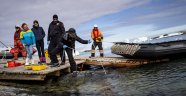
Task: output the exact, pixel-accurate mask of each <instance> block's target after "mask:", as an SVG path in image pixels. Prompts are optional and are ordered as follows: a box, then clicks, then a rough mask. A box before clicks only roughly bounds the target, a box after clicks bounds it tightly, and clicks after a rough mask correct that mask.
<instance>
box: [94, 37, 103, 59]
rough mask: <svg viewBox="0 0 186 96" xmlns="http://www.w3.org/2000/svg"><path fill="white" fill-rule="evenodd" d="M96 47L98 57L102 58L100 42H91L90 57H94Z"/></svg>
mask: <svg viewBox="0 0 186 96" xmlns="http://www.w3.org/2000/svg"><path fill="white" fill-rule="evenodd" d="M97 46H98V48H99V51H100V56H101V57H103V46H102V42H95V41H94V42H93V44H92V52H91V57H95V49H96V47H97Z"/></svg>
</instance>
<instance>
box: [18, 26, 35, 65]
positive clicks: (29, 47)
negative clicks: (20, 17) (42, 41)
mask: <svg viewBox="0 0 186 96" xmlns="http://www.w3.org/2000/svg"><path fill="white" fill-rule="evenodd" d="M21 27H22V28H23V31H22V32H21V33H20V39H21V42H22V44H23V45H24V46H25V48H26V51H27V57H28V58H26V64H25V65H29V64H30V63H31V64H34V60H33V59H32V54H33V45H35V36H34V33H33V32H32V30H30V29H29V28H28V26H27V24H26V23H23V24H22V26H21Z"/></svg>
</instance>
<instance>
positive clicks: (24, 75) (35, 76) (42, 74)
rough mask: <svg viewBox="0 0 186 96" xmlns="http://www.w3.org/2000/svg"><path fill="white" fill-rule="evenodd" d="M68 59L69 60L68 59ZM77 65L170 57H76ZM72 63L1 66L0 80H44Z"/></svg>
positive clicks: (135, 62) (126, 63) (132, 64)
mask: <svg viewBox="0 0 186 96" xmlns="http://www.w3.org/2000/svg"><path fill="white" fill-rule="evenodd" d="M66 61H68V60H66ZM75 61H76V63H77V65H80V66H81V68H83V65H94V66H105V67H136V66H140V65H144V64H152V63H160V62H168V61H169V59H161V60H146V59H124V58H123V57H103V58H101V57H94V58H86V57H78V58H76V59H75ZM69 68H70V64H69V63H68V62H66V64H65V65H61V66H60V67H53V68H51V67H49V66H48V68H47V69H46V70H41V71H32V70H27V69H25V68H24V66H18V67H13V68H1V69H0V80H37V81H43V80H45V78H46V77H47V76H61V71H63V70H68V69H69Z"/></svg>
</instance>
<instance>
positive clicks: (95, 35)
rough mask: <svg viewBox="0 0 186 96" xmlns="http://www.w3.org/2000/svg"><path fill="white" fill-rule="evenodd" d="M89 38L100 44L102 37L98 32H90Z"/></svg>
mask: <svg viewBox="0 0 186 96" xmlns="http://www.w3.org/2000/svg"><path fill="white" fill-rule="evenodd" d="M91 37H92V39H93V40H94V41H96V42H102V41H103V35H102V32H101V31H99V30H94V29H93V30H92V33H91Z"/></svg>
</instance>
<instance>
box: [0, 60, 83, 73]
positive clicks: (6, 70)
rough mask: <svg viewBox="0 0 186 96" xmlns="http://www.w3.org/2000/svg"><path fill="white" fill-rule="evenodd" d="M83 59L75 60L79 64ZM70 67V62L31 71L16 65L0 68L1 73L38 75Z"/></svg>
mask: <svg viewBox="0 0 186 96" xmlns="http://www.w3.org/2000/svg"><path fill="white" fill-rule="evenodd" d="M84 62H85V61H84V60H81V61H76V63H77V65H78V64H81V63H84ZM68 67H70V64H69V63H66V64H65V65H62V66H60V67H52V68H51V67H49V66H48V68H47V69H46V70H41V71H32V70H27V69H25V68H24V66H18V67H14V68H4V69H2V70H1V72H3V73H11V74H13V73H16V74H30V75H33V74H38V75H45V74H49V73H51V72H55V71H58V70H62V69H66V68H68Z"/></svg>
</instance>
